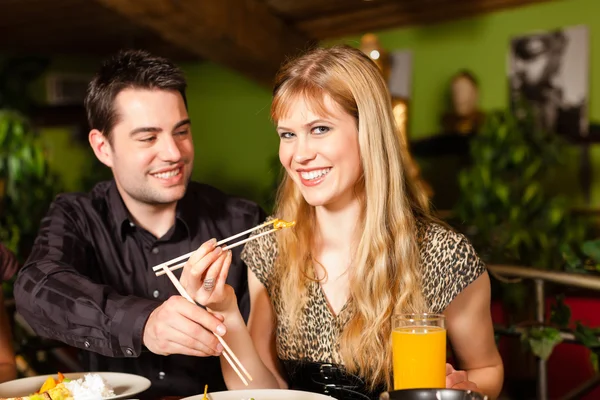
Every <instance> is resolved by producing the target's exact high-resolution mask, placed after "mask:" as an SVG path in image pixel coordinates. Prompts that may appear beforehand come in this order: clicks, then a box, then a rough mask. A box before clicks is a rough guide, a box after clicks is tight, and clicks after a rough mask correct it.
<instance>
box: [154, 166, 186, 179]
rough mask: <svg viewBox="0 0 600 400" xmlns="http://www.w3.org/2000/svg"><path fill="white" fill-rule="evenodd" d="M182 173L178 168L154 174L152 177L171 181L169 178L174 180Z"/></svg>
mask: <svg viewBox="0 0 600 400" xmlns="http://www.w3.org/2000/svg"><path fill="white" fill-rule="evenodd" d="M180 172H181V168H176V169H173V170H171V171H166V172H160V173H158V174H152V176H153V177H155V178H158V179H169V178H173V177H174V176H177V175H179V173H180Z"/></svg>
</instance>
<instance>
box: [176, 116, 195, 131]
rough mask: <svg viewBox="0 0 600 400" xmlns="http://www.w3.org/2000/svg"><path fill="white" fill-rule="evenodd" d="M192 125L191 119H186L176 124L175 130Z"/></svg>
mask: <svg viewBox="0 0 600 400" xmlns="http://www.w3.org/2000/svg"><path fill="white" fill-rule="evenodd" d="M188 124H189V125H191V124H192V121H190V119H189V118H187V119H184V120H183V121H179V122H178V123H176V124H175V126H174V127H173V130H175V129H177V128H181V127H182V126H184V125H188Z"/></svg>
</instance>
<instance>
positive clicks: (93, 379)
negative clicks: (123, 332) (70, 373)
mask: <svg viewBox="0 0 600 400" xmlns="http://www.w3.org/2000/svg"><path fill="white" fill-rule="evenodd" d="M114 395H115V393H114V391H113V389H112V388H111V387H110V386H109V385H108V384H107V383H106V382H105V381H104V379H102V377H101V376H100V375H98V374H85V375H84V376H83V377H82V378H79V379H75V380H71V379H68V378H65V376H64V375H63V374H61V373H60V372H59V373H58V375H57V379H55V378H54V377H53V376H51V377H48V379H46V380H45V381H44V383H43V384H42V386H41V387H40V389H39V390H38V391H37V392H35V393H32V394H30V395H28V396H23V397H10V398H6V399H0V400H90V399H100V398H102V399H106V398H110V397H113V396H114Z"/></svg>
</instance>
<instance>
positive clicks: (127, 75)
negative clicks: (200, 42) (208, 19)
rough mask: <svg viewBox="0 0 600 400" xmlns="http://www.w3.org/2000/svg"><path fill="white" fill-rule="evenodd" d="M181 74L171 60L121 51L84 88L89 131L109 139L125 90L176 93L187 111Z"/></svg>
mask: <svg viewBox="0 0 600 400" xmlns="http://www.w3.org/2000/svg"><path fill="white" fill-rule="evenodd" d="M186 86H187V83H186V80H185V77H184V75H183V72H182V71H181V70H180V69H179V68H178V67H177V66H176V65H175V64H174V63H173V62H171V61H169V60H168V59H166V58H163V57H157V56H153V55H152V54H150V53H148V52H146V51H142V50H122V51H120V52H118V53H117V54H115V55H114V56H113V57H111V58H109V59H108V60H106V61H105V62H104V63H103V64H102V66H101V67H100V70H99V71H98V72H97V73H96V75H95V76H94V79H92V81H91V82H90V84H89V85H88V88H87V93H86V96H85V100H84V105H85V110H86V113H87V119H88V123H89V125H90V129H98V130H99V131H100V132H102V133H103V134H104V136H106V137H107V138H108V140H109V141H110V140H111V132H112V129H113V128H114V126H115V124H116V123H117V119H118V115H117V111H116V110H115V106H114V102H115V98H116V97H117V95H118V94H119V93H120V92H121V91H122V90H124V89H159V90H176V91H178V92H179V93H181V96H182V97H183V101H184V103H185V106H186V108H187V99H186V96H185V89H186Z"/></svg>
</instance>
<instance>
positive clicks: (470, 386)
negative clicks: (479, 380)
mask: <svg viewBox="0 0 600 400" xmlns="http://www.w3.org/2000/svg"><path fill="white" fill-rule="evenodd" d="M446 373H448V375H446V387H447V388H452V389H465V390H477V385H476V384H475V383H474V382H470V381H469V377H468V375H467V372H466V371H456V370H455V369H454V368H453V367H452V366H451V365H449V364H446Z"/></svg>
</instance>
